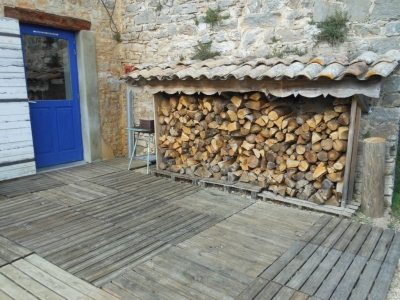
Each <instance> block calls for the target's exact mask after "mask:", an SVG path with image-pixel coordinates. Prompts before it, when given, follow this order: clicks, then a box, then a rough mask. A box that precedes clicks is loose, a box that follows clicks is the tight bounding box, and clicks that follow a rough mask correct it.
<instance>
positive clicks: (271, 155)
mask: <svg viewBox="0 0 400 300" xmlns="http://www.w3.org/2000/svg"><path fill="white" fill-rule="evenodd" d="M277 156H278V155H277V154H276V153H275V152H273V151H268V152H267V153H265V158H266V159H267V160H268V161H269V162H275V161H276V158H277Z"/></svg>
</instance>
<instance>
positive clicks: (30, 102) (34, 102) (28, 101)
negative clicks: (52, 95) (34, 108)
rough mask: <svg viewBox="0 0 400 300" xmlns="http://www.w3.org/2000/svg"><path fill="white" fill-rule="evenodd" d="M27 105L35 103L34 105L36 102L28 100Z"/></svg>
mask: <svg viewBox="0 0 400 300" xmlns="http://www.w3.org/2000/svg"><path fill="white" fill-rule="evenodd" d="M28 103H32V104H35V103H36V101H32V100H28Z"/></svg>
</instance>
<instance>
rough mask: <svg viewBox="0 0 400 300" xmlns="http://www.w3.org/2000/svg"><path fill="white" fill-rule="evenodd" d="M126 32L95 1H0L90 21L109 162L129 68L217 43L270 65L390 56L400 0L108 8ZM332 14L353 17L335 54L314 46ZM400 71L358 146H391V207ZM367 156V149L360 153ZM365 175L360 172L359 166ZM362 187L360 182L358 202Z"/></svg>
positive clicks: (119, 132) (396, 43)
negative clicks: (294, 56) (284, 57)
mask: <svg viewBox="0 0 400 300" xmlns="http://www.w3.org/2000/svg"><path fill="white" fill-rule="evenodd" d="M104 3H105V4H106V6H107V7H108V8H109V9H110V10H111V9H112V8H113V7H114V5H115V12H114V19H115V21H116V24H117V26H119V29H120V31H121V37H122V43H117V42H116V41H115V40H114V39H113V38H112V32H111V30H110V24H109V23H110V19H109V16H108V14H107V12H106V10H105V9H104V7H103V6H102V5H101V3H100V2H99V1H97V0H85V1H83V0H36V1H34V0H2V1H1V4H0V16H2V15H3V14H4V13H3V6H4V5H7V6H13V7H23V8H29V9H37V10H41V11H45V12H48V13H53V14H57V15H62V16H71V17H75V18H81V19H84V20H89V21H90V22H91V23H92V27H91V31H93V32H95V33H96V55H97V68H98V74H93V76H97V78H98V85H99V105H100V120H101V135H102V149H103V150H102V153H103V158H104V159H107V158H111V157H115V156H120V155H127V146H126V144H127V139H126V133H125V132H124V130H123V128H124V127H125V126H126V101H125V86H124V84H123V81H121V80H120V77H121V75H122V68H123V66H124V65H136V64H153V65H156V64H159V63H163V62H165V61H171V60H179V59H180V58H184V59H190V58H191V57H192V56H193V54H194V46H195V45H196V44H197V42H198V41H201V42H209V41H212V49H213V50H217V51H220V52H221V55H222V56H232V57H246V56H256V57H264V56H266V55H272V54H273V53H276V52H277V51H278V52H279V51H283V50H285V49H286V51H287V52H290V51H295V50H298V51H301V52H304V53H308V54H312V55H315V56H317V55H325V56H332V54H333V55H335V56H340V55H342V54H346V55H349V54H353V53H357V52H358V51H360V50H371V51H374V52H376V53H385V52H386V51H388V50H390V49H400V5H399V0H329V1H328V0H268V1H261V0H220V1H207V0H104ZM218 6H219V7H220V9H221V15H222V16H224V19H223V20H222V21H221V22H220V23H219V24H217V25H216V26H214V27H211V26H210V25H209V24H207V23H205V22H204V16H205V14H206V11H207V9H208V8H213V9H216V8H218ZM334 11H343V12H347V13H348V17H349V20H350V22H349V27H350V31H349V35H348V37H347V39H346V41H345V42H344V43H342V44H340V45H337V46H334V47H332V46H330V45H328V44H326V43H321V44H318V45H315V43H314V42H313V35H314V34H315V33H317V32H318V28H317V26H316V25H315V22H320V21H323V20H325V19H326V18H327V16H329V15H331V14H332V13H333V12H334ZM399 92H400V69H399V68H397V70H396V71H395V72H394V74H393V75H391V76H390V77H389V78H387V79H385V81H384V83H383V86H382V95H381V97H380V98H379V99H373V100H372V111H371V113H370V114H363V116H362V121H361V123H362V124H361V128H362V130H361V133H360V137H359V138H360V140H362V138H363V137H365V136H366V135H371V136H382V137H385V138H386V139H387V148H388V152H387V166H388V167H387V176H386V191H385V195H386V200H387V204H389V203H390V202H391V195H392V190H393V182H394V170H395V160H396V153H397V141H398V122H399V117H398V116H399V113H400V93H399ZM134 116H135V121H137V122H138V121H139V119H140V118H143V119H148V118H152V116H153V107H152V95H150V94H146V93H138V94H137V95H135V100H134ZM360 151H362V147H360ZM360 153H361V152H360ZM358 166H359V168H358V170H357V173H358V174H360V168H361V164H360V163H358ZM360 186H361V182H360V178H359V176H358V177H357V184H356V196H357V195H358V196H359V190H360Z"/></svg>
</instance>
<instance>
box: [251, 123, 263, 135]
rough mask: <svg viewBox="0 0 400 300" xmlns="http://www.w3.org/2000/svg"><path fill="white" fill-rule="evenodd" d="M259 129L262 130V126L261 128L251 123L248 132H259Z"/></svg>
mask: <svg viewBox="0 0 400 300" xmlns="http://www.w3.org/2000/svg"><path fill="white" fill-rule="evenodd" d="M261 130H262V128H261V126H260V125H258V124H253V125H251V127H250V132H251V133H259V132H261Z"/></svg>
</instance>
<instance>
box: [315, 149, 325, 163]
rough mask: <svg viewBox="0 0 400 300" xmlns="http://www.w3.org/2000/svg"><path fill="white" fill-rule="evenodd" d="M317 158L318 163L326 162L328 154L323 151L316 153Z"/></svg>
mask: <svg viewBox="0 0 400 300" xmlns="http://www.w3.org/2000/svg"><path fill="white" fill-rule="evenodd" d="M317 158H318V160H319V161H323V162H325V161H328V153H327V152H326V151H324V150H322V151H320V152H318V153H317Z"/></svg>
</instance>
